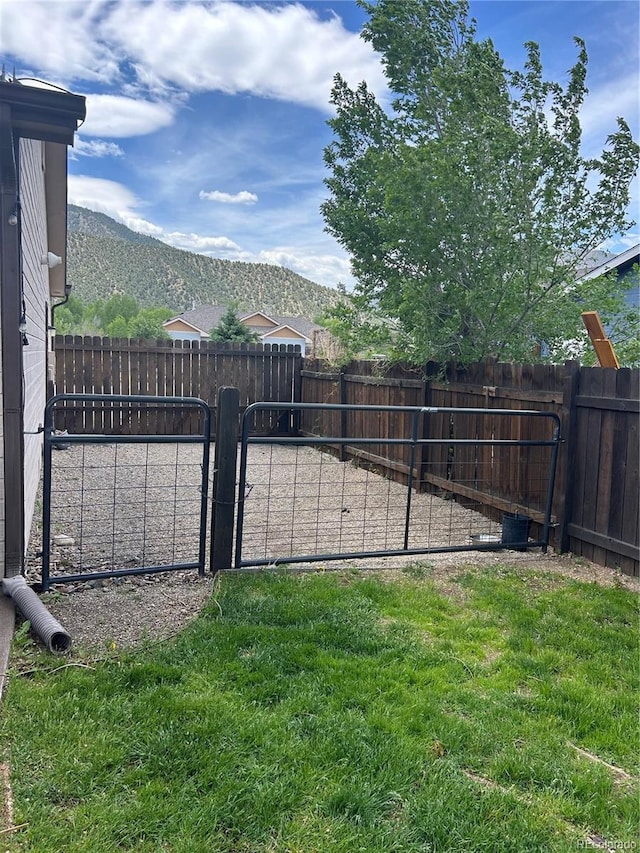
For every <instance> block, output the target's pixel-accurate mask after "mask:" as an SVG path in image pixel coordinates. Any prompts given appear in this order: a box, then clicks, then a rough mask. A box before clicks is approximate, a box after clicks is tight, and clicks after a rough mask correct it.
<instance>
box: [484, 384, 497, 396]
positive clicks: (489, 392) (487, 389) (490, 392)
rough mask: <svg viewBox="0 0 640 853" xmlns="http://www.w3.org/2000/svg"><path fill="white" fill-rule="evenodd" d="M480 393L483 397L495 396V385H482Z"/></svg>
mask: <svg viewBox="0 0 640 853" xmlns="http://www.w3.org/2000/svg"><path fill="white" fill-rule="evenodd" d="M482 393H483V394H484V396H485V397H495V396H496V386H495V385H483V386H482Z"/></svg>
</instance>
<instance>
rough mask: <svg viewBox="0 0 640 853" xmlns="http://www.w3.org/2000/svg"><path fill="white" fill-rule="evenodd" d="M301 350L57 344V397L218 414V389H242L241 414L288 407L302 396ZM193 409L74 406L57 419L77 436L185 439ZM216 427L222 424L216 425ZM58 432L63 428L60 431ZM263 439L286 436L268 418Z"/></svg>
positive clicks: (92, 341)
mask: <svg viewBox="0 0 640 853" xmlns="http://www.w3.org/2000/svg"><path fill="white" fill-rule="evenodd" d="M301 361H302V357H301V355H300V348H299V347H294V346H293V345H291V344H288V345H285V344H273V345H271V344H241V343H214V342H209V341H204V342H194V341H171V340H158V341H152V342H150V341H132V340H127V339H120V338H99V337H80V336H77V335H76V336H71V335H66V336H64V337H63V336H61V335H58V336H56V339H55V391H56V393H58V394H142V395H145V396H147V395H148V396H152V397H153V396H157V397H200V398H201V399H202V400H204V401H205V402H206V403H208V404H209V406H210V407H211V409H212V410H214V409H215V406H216V398H217V393H218V388H220V387H222V386H223V385H229V386H234V387H236V388H238V389H240V406H241V411H244V409H245V408H246V407H247V406H248V405H250V404H251V403H254V402H256V400H267V401H271V400H274V401H277V402H288V401H292V400H295V399H297V398H298V397H299V396H300V366H301ZM192 411H193V409H192V408H190V409H187V408H185V410H184V411H179V410H178V409H175V410H174V411H172V414H171V418H169V417H168V414H167V413H166V412H164V413H163V412H161V411H159V410H152V409H147V410H145V409H141V408H140V407H132V408H131V409H130V410H128V411H126V412H124V411H123V410H122V407H120V408H119V409H118V410H116V409H115V407H113V406H109V407H107V408H106V409H105V408H101V407H100V406H93V407H87V406H82V407H75V408H73V407H71V406H66V407H65V408H64V410H63V411H62V412H59V413H57V418H58V421H59V425H60V426H64V427H65V428H66V429H67V430H68V431H69V432H74V433H84V432H98V433H107V434H114V433H115V434H131V435H135V434H137V433H140V432H150V433H153V432H157V433H159V434H166V433H171V432H175V433H176V434H177V433H182V432H185V431H187V432H188V431H189V430H191V429H193V430H195V431H197V430H198V425H197V424H196V423H191V422H190V419H193V414H192ZM211 422H212V426H213V425H214V424H215V416H213V417H212V419H211ZM56 426H58V423H57V424H56ZM256 428H257V429H258V430H260V431H265V432H270V431H272V430H275V429H278V422H277V420H274V418H273V414H271V415H270V414H269V413H264V415H263V418H262V421H261V423H259V424H257V425H256Z"/></svg>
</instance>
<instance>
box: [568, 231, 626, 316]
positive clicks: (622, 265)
mask: <svg viewBox="0 0 640 853" xmlns="http://www.w3.org/2000/svg"><path fill="white" fill-rule="evenodd" d="M638 264H640V243H636V245H635V246H632V247H631V248H630V249H626V250H625V251H624V252H620V254H619V255H612V256H611V257H609V258H606V259H605V260H603V261H601V262H600V263H599V264H597V265H596V266H593V267H589V269H588V270H586V271H583V272H581V273H579V275H578V281H589V279H592V278H598V276H601V275H606V274H607V273H611V272H615V273H616V276H617V279H618V281H620V279H623V278H631V277H632V276H633V277H634V279H635V281H634V283H633V286H632V287H631V288H630V289H629V292H628V294H627V304H628V305H629V306H630V307H636V308H637V307H638V305H639V304H640V281H639V279H638V272H637V270H636V269H634V267H636V265H638Z"/></svg>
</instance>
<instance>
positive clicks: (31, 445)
mask: <svg viewBox="0 0 640 853" xmlns="http://www.w3.org/2000/svg"><path fill="white" fill-rule="evenodd" d="M84 117H85V99H84V98H83V97H80V96H79V95H73V94H71V93H67V92H62V91H60V90H59V89H56V90H54V89H47V88H36V87H32V86H25V85H22V84H21V83H18V82H14V81H11V80H8V79H7V78H6V77H4V76H2V77H0V338H1V349H0V367H1V375H2V383H1V385H0V576H7V577H11V576H13V575H16V574H19V573H20V572H21V571H22V569H23V567H24V554H25V548H26V544H27V541H28V537H29V532H30V527H31V521H32V517H33V513H34V507H35V501H36V492H37V488H38V483H39V479H40V465H41V457H42V434H41V433H39V432H38V428H39V427H40V425H41V424H42V422H43V415H44V407H45V402H46V394H47V377H48V371H51V369H52V349H51V340H52V338H51V326H52V307H53V306H54V305H55V304H58V303H59V302H60V301H61V300H64V299H65V298H66V296H67V295H68V289H67V287H66V232H67V146H68V145H73V139H74V133H75V131H76V129H77V127H78V122H80V121H82V120H83V119H84Z"/></svg>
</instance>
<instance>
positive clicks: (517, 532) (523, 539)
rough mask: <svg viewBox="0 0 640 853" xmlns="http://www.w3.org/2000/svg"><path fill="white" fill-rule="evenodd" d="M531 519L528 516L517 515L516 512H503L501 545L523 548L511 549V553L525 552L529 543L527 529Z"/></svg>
mask: <svg viewBox="0 0 640 853" xmlns="http://www.w3.org/2000/svg"><path fill="white" fill-rule="evenodd" d="M530 527H531V519H530V518H529V516H528V515H518V513H517V512H505V514H504V517H503V519H502V539H501V542H502V544H503V545H512V544H515V545H520V546H524V547H520V548H512V549H511V550H513V551H526V550H527V547H526V543H527V542H528V541H529V529H530Z"/></svg>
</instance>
